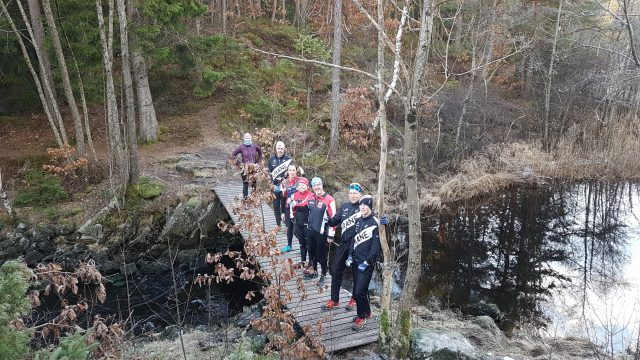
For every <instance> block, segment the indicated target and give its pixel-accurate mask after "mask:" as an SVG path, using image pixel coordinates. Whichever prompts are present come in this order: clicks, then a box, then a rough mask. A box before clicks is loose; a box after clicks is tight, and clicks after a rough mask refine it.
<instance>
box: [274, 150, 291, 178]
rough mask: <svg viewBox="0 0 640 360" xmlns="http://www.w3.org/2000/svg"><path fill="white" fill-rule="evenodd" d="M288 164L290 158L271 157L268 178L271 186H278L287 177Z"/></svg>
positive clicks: (285, 156)
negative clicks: (269, 177)
mask: <svg viewBox="0 0 640 360" xmlns="http://www.w3.org/2000/svg"><path fill="white" fill-rule="evenodd" d="M289 164H291V158H290V157H288V156H287V155H282V157H278V156H277V155H273V156H272V157H271V158H270V159H269V176H271V181H273V185H280V182H282V180H283V179H284V178H286V177H287V168H288V167H289Z"/></svg>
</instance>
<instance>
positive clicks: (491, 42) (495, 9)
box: [482, 0, 499, 96]
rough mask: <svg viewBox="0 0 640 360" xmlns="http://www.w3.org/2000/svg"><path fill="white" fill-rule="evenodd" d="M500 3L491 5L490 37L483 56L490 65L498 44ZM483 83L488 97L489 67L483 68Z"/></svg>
mask: <svg viewBox="0 0 640 360" xmlns="http://www.w3.org/2000/svg"><path fill="white" fill-rule="evenodd" d="M498 1H499V0H493V4H492V5H491V9H490V10H489V11H490V12H489V13H490V15H489V26H488V28H489V35H488V39H487V43H486V44H485V48H484V54H483V56H482V62H483V63H485V64H489V63H490V62H491V61H493V46H494V45H495V42H496V22H497V18H498V15H497V13H498ZM482 81H484V93H485V96H487V95H488V94H487V83H488V82H489V66H484V67H483V68H482Z"/></svg>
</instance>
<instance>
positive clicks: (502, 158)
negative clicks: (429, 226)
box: [420, 121, 640, 210]
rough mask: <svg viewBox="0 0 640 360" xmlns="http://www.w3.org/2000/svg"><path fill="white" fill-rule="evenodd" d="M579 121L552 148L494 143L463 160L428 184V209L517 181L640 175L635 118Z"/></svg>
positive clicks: (423, 201)
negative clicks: (608, 122) (605, 123)
mask: <svg viewBox="0 0 640 360" xmlns="http://www.w3.org/2000/svg"><path fill="white" fill-rule="evenodd" d="M596 125H597V124H595V125H589V126H582V127H579V126H574V127H573V128H571V129H569V130H568V131H567V132H566V134H565V135H564V137H563V138H562V139H561V140H560V141H559V142H558V143H557V146H556V149H555V150H554V151H553V152H552V153H551V154H549V153H547V152H545V151H543V150H542V146H541V145H540V144H539V143H536V142H529V143H510V144H501V145H492V146H490V147H489V148H487V149H486V150H485V151H484V152H482V153H479V154H476V155H475V156H474V157H472V158H470V159H466V160H464V161H462V162H461V164H460V167H459V169H458V172H457V173H456V174H455V175H452V176H451V175H449V176H443V177H441V178H439V179H437V180H436V181H435V183H434V186H433V188H429V189H424V190H425V191H423V192H422V193H421V196H420V200H421V205H422V206H423V208H426V209H432V210H439V209H441V208H442V207H443V204H446V203H450V202H455V201H459V200H466V199H472V198H475V197H480V196H483V195H487V194H492V193H497V192H500V191H503V190H505V189H508V188H510V187H512V186H514V185H516V184H533V185H538V184H544V183H546V182H548V181H551V180H559V181H584V180H640V161H638V158H640V134H639V131H638V129H637V126H635V125H634V124H633V122H631V121H621V122H619V123H616V124H611V125H608V126H603V127H601V128H598V126H596Z"/></svg>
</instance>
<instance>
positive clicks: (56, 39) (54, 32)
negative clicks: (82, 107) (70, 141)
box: [42, 0, 86, 156]
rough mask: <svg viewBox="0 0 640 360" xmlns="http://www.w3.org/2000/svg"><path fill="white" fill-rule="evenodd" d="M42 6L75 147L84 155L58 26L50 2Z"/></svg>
mask: <svg viewBox="0 0 640 360" xmlns="http://www.w3.org/2000/svg"><path fill="white" fill-rule="evenodd" d="M42 6H43V8H44V15H45V18H46V19H47V26H49V31H50V32H51V34H50V35H51V39H52V40H53V48H54V49H55V51H56V57H57V59H58V66H59V68H60V75H61V77H62V87H63V89H64V95H65V97H66V99H67V104H68V105H69V111H70V112H71V117H72V118H73V125H74V129H75V134H76V149H77V150H78V154H79V155H80V156H85V154H86V152H85V148H84V130H83V129H82V119H81V118H80V112H79V111H78V104H76V99H75V97H74V96H73V90H72V88H71V81H70V80H69V71H68V69H67V62H66V60H65V58H64V53H63V52H62V43H60V36H59V34H58V27H57V26H56V22H55V20H54V18H53V12H52V11H51V2H50V1H49V0H42Z"/></svg>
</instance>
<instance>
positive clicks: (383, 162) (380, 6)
mask: <svg viewBox="0 0 640 360" xmlns="http://www.w3.org/2000/svg"><path fill="white" fill-rule="evenodd" d="M384 3H385V1H384V0H378V2H377V18H378V22H381V21H384ZM384 38H385V34H384V29H383V28H382V27H378V63H377V69H376V71H377V75H378V89H377V90H378V91H377V93H378V103H379V104H378V114H377V118H378V120H377V121H378V122H379V124H380V170H379V171H378V193H377V196H378V199H377V204H376V207H377V209H378V214H379V215H381V216H382V214H383V211H384V186H385V182H386V171H383V170H385V169H386V166H387V109H386V104H385V100H384V93H385V91H384V89H385V85H384V84H385V82H384V79H383V76H384V72H385V70H384V69H385V63H384V49H385V42H384ZM385 230H386V229H385V228H384V226H381V227H380V245H381V246H382V256H383V257H384V265H383V267H382V292H381V297H380V308H381V310H382V316H383V317H386V321H387V323H389V324H390V323H391V281H392V279H393V265H392V264H393V260H394V259H392V256H391V249H389V243H388V242H387V238H386V231H385ZM390 335H391V334H388V333H385V329H384V327H383V326H381V327H380V337H381V343H382V344H388V343H389V341H390V339H389V337H390Z"/></svg>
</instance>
